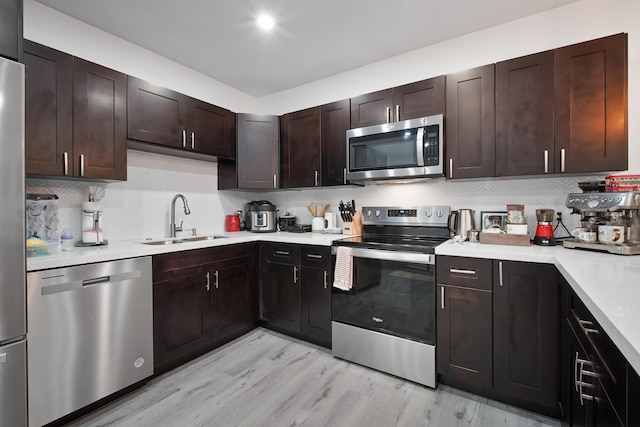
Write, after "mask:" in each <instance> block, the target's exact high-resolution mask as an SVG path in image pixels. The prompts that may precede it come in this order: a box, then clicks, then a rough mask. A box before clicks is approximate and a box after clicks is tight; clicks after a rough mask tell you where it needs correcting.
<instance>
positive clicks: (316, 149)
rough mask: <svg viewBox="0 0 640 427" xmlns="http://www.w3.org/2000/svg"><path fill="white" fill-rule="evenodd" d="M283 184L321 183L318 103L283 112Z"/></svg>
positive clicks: (314, 184) (283, 185)
mask: <svg viewBox="0 0 640 427" xmlns="http://www.w3.org/2000/svg"><path fill="white" fill-rule="evenodd" d="M280 126H281V129H280V130H281V135H282V138H281V140H280V144H281V147H282V157H281V159H280V161H281V170H282V188H300V187H317V186H318V185H319V184H320V107H313V108H308V109H306V110H302V111H296V112H295V113H289V114H285V115H284V116H282V119H281V122H280Z"/></svg>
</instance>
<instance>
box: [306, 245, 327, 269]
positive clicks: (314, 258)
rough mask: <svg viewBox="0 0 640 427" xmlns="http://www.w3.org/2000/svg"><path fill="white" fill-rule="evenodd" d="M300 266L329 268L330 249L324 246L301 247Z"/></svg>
mask: <svg viewBox="0 0 640 427" xmlns="http://www.w3.org/2000/svg"><path fill="white" fill-rule="evenodd" d="M300 265H302V266H305V267H315V268H323V269H325V270H327V269H329V268H331V248H329V247H326V246H302V247H301V248H300Z"/></svg>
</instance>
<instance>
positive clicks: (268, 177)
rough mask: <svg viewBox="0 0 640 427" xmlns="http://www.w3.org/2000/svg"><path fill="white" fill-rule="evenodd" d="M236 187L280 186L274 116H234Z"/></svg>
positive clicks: (276, 127) (277, 135)
mask: <svg viewBox="0 0 640 427" xmlns="http://www.w3.org/2000/svg"><path fill="white" fill-rule="evenodd" d="M237 144H238V147H237V158H236V164H235V166H236V170H235V173H236V175H237V188H242V189H272V188H278V185H279V183H280V178H279V176H280V173H279V164H280V160H279V159H280V154H279V153H280V151H279V145H280V122H279V120H278V116H263V115H256V114H238V115H237Z"/></svg>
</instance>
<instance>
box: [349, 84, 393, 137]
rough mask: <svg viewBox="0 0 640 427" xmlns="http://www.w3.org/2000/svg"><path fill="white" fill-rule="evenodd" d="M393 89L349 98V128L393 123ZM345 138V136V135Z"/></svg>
mask: <svg viewBox="0 0 640 427" xmlns="http://www.w3.org/2000/svg"><path fill="white" fill-rule="evenodd" d="M392 110H393V89H385V90H380V91H377V92H372V93H367V94H365V95H360V96H357V97H355V98H351V128H352V129H355V128H361V127H365V126H373V125H379V124H383V123H389V122H391V121H393V117H392V115H393V111H392ZM345 136H346V135H345Z"/></svg>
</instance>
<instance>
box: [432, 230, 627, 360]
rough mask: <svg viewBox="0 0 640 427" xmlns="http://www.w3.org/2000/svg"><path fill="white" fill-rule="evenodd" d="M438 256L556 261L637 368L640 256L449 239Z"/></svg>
mask: <svg viewBox="0 0 640 427" xmlns="http://www.w3.org/2000/svg"><path fill="white" fill-rule="evenodd" d="M436 255H451V256H462V257H473V258H491V259H501V260H509V261H525V262H538V263H548V264H554V265H555V266H556V267H557V268H558V271H560V273H562V275H563V276H564V278H565V279H566V280H567V282H569V284H570V285H571V287H572V288H573V290H574V291H575V292H576V294H577V295H578V296H579V297H580V299H581V300H582V302H583V303H584V304H585V306H586V307H587V308H588V309H589V310H590V311H591V313H592V314H593V316H594V317H595V319H596V320H597V321H598V323H600V325H601V326H602V328H603V329H604V330H605V331H606V333H607V334H608V335H609V337H610V338H611V340H612V341H613V342H614V343H615V344H616V346H617V347H618V349H620V351H621V352H622V354H623V355H624V356H625V357H626V358H627V360H628V361H629V363H630V364H631V366H632V367H633V368H634V369H635V371H636V372H640V256H638V255H636V256H633V255H632V256H623V255H611V254H608V253H600V252H590V251H584V250H577V249H565V248H564V247H562V246H553V247H545V246H534V245H532V246H528V247H527V246H507V245H489V244H481V243H470V242H464V243H456V242H453V241H451V240H450V241H448V242H446V243H443V244H442V245H440V246H438V247H437V248H436Z"/></svg>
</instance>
